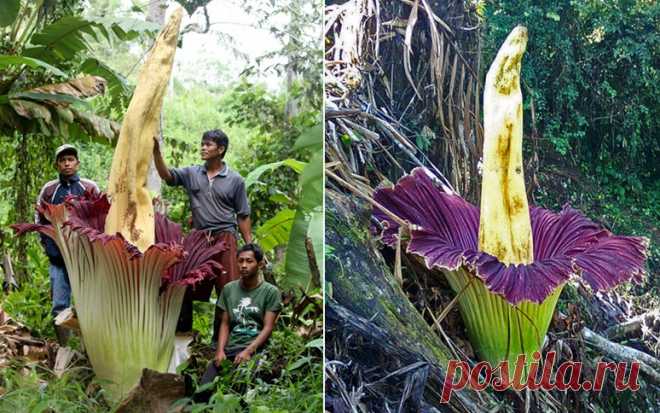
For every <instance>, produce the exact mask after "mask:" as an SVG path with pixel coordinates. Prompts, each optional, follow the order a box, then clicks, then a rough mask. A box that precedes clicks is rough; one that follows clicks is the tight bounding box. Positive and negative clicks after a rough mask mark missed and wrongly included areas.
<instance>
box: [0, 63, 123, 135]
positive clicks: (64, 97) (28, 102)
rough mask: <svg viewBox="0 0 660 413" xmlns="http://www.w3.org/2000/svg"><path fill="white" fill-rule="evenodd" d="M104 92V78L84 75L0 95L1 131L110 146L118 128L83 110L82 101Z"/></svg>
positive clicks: (113, 123)
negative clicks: (84, 140) (71, 139)
mask: <svg viewBox="0 0 660 413" xmlns="http://www.w3.org/2000/svg"><path fill="white" fill-rule="evenodd" d="M105 89H106V86H105V81H104V80H103V79H101V78H99V77H95V76H86V77H82V78H78V79H74V80H71V81H69V82H62V83H56V84H51V85H45V86H41V87H38V88H34V89H30V90H27V91H22V92H17V93H13V94H11V95H4V96H0V131H4V132H7V133H11V132H13V131H14V130H20V131H21V132H23V133H31V132H39V133H41V134H44V135H47V136H53V135H61V136H64V137H65V138H80V137H89V138H92V139H94V140H96V141H100V142H103V143H109V142H111V141H114V140H115V139H116V137H117V135H118V133H119V129H120V125H119V124H118V123H117V122H113V121H111V120H108V119H105V118H103V117H100V116H97V115H94V114H92V113H89V112H86V111H85V110H82V109H83V108H85V107H86V103H85V102H84V101H82V100H81V99H82V98H88V97H93V96H96V95H99V94H102V93H103V92H104V91H105Z"/></svg>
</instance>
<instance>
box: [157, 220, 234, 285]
mask: <svg viewBox="0 0 660 413" xmlns="http://www.w3.org/2000/svg"><path fill="white" fill-rule="evenodd" d="M183 248H184V249H185V250H186V251H187V254H186V256H185V257H184V259H183V260H182V261H180V262H178V263H177V264H175V265H173V266H172V267H170V268H169V269H168V271H167V274H166V276H165V281H166V282H167V283H169V282H171V283H177V284H187V285H194V284H197V283H198V282H199V281H202V280H204V279H206V278H210V277H212V276H213V274H215V273H218V272H220V271H222V269H223V268H222V265H220V263H219V262H217V261H216V260H215V259H214V257H215V256H216V255H217V254H218V253H220V252H222V251H225V250H227V246H226V245H225V243H224V242H215V243H214V240H213V238H212V237H209V236H208V234H207V233H206V232H205V231H193V232H191V233H190V235H188V236H187V237H186V238H185V239H184V240H183Z"/></svg>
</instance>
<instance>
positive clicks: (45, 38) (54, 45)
mask: <svg viewBox="0 0 660 413" xmlns="http://www.w3.org/2000/svg"><path fill="white" fill-rule="evenodd" d="M157 29H158V25H156V24H154V23H150V22H145V21H141V20H136V19H128V18H116V19H112V18H102V19H93V18H84V17H81V16H64V17H62V18H61V19H59V20H57V21H56V22H54V23H52V24H49V25H48V26H46V27H44V28H43V29H42V30H41V32H39V33H36V34H34V35H33V36H32V38H31V41H30V43H31V44H32V46H30V47H27V48H26V49H25V50H24V52H23V55H24V56H27V57H33V58H39V59H42V60H44V61H46V62H48V63H52V64H55V63H57V62H61V61H67V60H70V59H73V58H74V57H75V56H76V54H78V53H79V52H81V51H84V50H91V45H90V43H89V41H90V40H97V41H101V40H106V41H108V42H112V41H114V40H115V39H119V40H131V39H134V38H136V37H137V36H139V35H140V34H148V33H154V32H155V31H156V30H157Z"/></svg>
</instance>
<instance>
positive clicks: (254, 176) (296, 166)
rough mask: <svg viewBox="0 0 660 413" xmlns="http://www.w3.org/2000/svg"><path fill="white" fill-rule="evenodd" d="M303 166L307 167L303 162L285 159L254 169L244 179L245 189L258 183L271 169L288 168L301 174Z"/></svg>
mask: <svg viewBox="0 0 660 413" xmlns="http://www.w3.org/2000/svg"><path fill="white" fill-rule="evenodd" d="M305 165H307V164H306V163H305V162H301V161H298V160H295V159H285V160H283V161H278V162H272V163H269V164H265V165H260V166H259V167H257V168H255V169H254V170H253V171H252V172H250V173H249V174H248V176H247V177H245V188H249V187H251V186H252V185H254V184H255V183H256V182H257V181H259V178H260V177H261V175H262V174H264V173H265V172H268V171H272V170H273V169H277V168H279V167H281V166H288V167H289V168H291V169H293V170H294V171H295V172H296V173H301V172H303V170H304V168H305Z"/></svg>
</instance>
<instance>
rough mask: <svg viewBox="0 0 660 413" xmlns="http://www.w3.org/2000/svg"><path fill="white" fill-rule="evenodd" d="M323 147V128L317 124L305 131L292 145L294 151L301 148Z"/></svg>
mask: <svg viewBox="0 0 660 413" xmlns="http://www.w3.org/2000/svg"><path fill="white" fill-rule="evenodd" d="M322 147H323V128H322V125H321V124H320V123H319V124H318V125H314V126H312V127H311V128H308V129H306V130H305V131H303V133H302V134H301V135H300V137H299V138H298V139H297V140H296V143H295V144H294V145H293V149H294V150H299V149H303V148H312V149H320V148H322Z"/></svg>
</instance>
